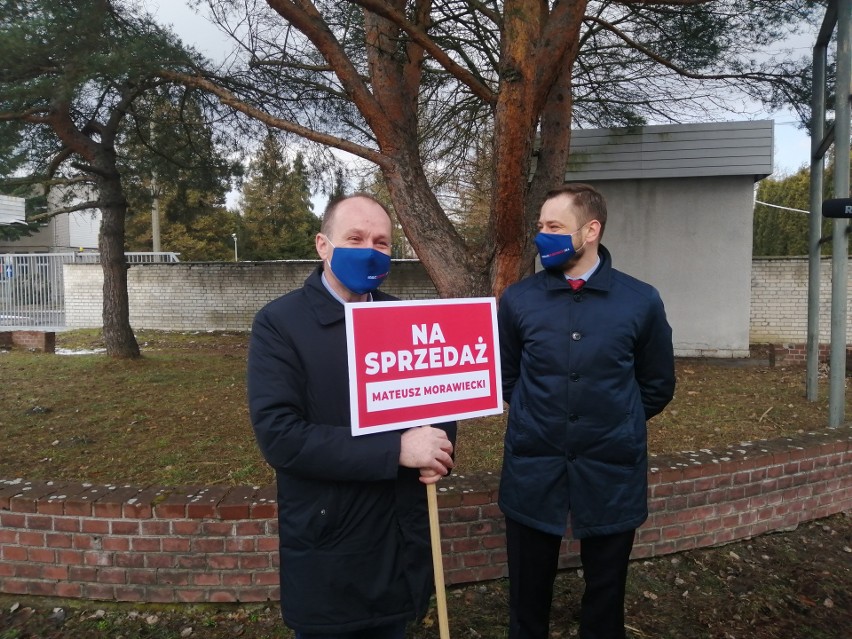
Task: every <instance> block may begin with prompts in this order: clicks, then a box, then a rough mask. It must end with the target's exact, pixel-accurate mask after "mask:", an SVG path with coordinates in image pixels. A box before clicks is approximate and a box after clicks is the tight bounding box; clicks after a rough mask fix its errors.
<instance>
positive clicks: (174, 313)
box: [64, 260, 437, 330]
mask: <svg viewBox="0 0 852 639" xmlns="http://www.w3.org/2000/svg"><path fill="white" fill-rule="evenodd" d="M316 265H317V263H316V262H314V261H310V260H305V261H291V262H237V263H228V262H217V263H213V262H211V263H197V264H195V263H187V262H185V263H177V264H134V265H133V266H131V268H130V269H129V270H128V272H127V292H128V295H129V298H130V324H131V326H133V327H134V328H149V329H161V330H248V329H250V328H251V323H252V320H253V319H254V315H255V313H257V311H258V310H259V309H260V308H261V307H262V306H263V305H264V304H266V303H267V302H269V301H271V300H273V299H275V298H276V297H279V296H281V295H283V294H284V293H287V292H288V291H291V290H293V289H294V288H298V287H299V286H301V285H302V284H303V283H304V281H305V279H306V278H307V277H308V275H309V274H310V273H311V271H313V269H314V268H315V267H316ZM64 276H65V317H66V325H67V326H68V328H94V327H100V326H103V321H102V304H103V271H102V269H101V266H100V265H99V264H91V265H89V264H66V265H65V270H64ZM382 290H383V291H386V292H388V293H390V294H392V295H396V296H398V297H400V298H402V299H430V298H434V297H437V292H436V291H435V287H434V286H433V285H432V281H431V280H430V279H429V278H428V277H427V276H426V272H425V270H424V269H423V266H422V265H421V264H420V263H419V262H416V261H398V262H394V265H393V270H392V272H391V275H390V277H389V278H388V282H387V284H385V286H383V287H382Z"/></svg>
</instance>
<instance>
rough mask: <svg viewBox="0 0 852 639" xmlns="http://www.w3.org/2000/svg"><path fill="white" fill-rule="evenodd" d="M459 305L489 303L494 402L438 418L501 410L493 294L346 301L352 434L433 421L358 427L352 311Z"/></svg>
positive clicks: (425, 423)
mask: <svg viewBox="0 0 852 639" xmlns="http://www.w3.org/2000/svg"><path fill="white" fill-rule="evenodd" d="M463 304H488V305H490V306H491V330H492V334H493V335H494V370H495V372H496V375H495V378H496V383H495V386H496V389H495V390H496V399H497V401H496V405H495V406H494V407H492V408H487V409H483V410H477V411H470V412H466V413H451V414H449V415H446V416H444V417H443V418H442V419H444V420H446V421H453V420H459V419H473V418H474V417H485V416H487V415H499V414H500V413H502V412H503V384H502V375H501V368H500V335H499V332H498V330H497V300H496V298H494V297H453V298H448V299H431V300H388V301H383V302H350V303H347V304H344V306H343V310H344V314H345V319H346V357H347V361H348V364H349V412H350V415H351V417H350V422H351V427H352V435H353V436H355V437H358V436H361V435H369V434H370V433H384V432H388V431H392V430H402V429H405V428H413V427H415V426H426V425H429V424H432V423H434V422H435V420H434V419H414V420H409V421H405V422H394V423H393V424H386V425H384V426H369V427H367V430H365V429H362V428H361V427H360V423H359V422H360V415H359V412H358V398H359V395H358V385H357V384H356V383H355V371H356V370H357V361H356V359H355V333H354V331H353V330H352V319H353V314H354V312H355V311H356V310H359V309H362V308H381V307H399V306H406V307H412V306H414V307H416V306H449V305H453V306H459V305H463Z"/></svg>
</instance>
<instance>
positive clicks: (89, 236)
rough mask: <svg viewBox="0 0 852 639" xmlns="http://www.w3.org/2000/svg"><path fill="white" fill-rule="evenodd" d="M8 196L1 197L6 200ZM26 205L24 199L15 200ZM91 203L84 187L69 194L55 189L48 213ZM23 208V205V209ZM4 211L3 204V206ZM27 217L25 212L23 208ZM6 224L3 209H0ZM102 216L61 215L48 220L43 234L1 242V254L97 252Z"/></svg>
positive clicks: (87, 211) (91, 211)
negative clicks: (86, 202) (87, 202)
mask: <svg viewBox="0 0 852 639" xmlns="http://www.w3.org/2000/svg"><path fill="white" fill-rule="evenodd" d="M4 197H6V196H0V198H4ZM13 199H16V200H20V201H21V202H23V201H24V200H22V199H20V198H13ZM88 199H90V198H89V197H88V191H86V190H84V189H83V188H81V187H79V186H78V187H75V190H73V191H69V190H68V189H66V188H63V187H54V188H53V189H51V191H50V194H49V195H48V198H47V206H48V211H51V210H56V209H59V208H62V207H66V206H69V205H74V204H77V203H82V202H85V201H87V200H88ZM21 206H22V205H21ZM0 207H2V202H0ZM21 213H23V208H21ZM0 223H2V208H0ZM100 226H101V212H100V211H99V210H98V209H85V210H82V211H75V212H73V213H60V214H59V215H56V216H54V217H51V218H48V219H47V220H46V221H45V222H44V224H43V225H41V226H40V228H39V230H38V231H36V232H35V233H33V234H32V235H30V236H28V237H22V238H19V239H17V240H15V241H4V240H2V239H0V253H69V252H72V251H81V250H82V251H97V250H98V233H99V232H100Z"/></svg>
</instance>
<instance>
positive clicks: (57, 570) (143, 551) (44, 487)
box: [0, 426, 852, 603]
mask: <svg viewBox="0 0 852 639" xmlns="http://www.w3.org/2000/svg"><path fill="white" fill-rule="evenodd" d="M497 483H498V479H497V477H496V476H495V475H493V474H482V475H476V476H470V477H465V476H455V477H450V478H449V479H447V480H444V481H442V482H441V483H440V484H439V486H440V488H439V495H438V504H439V510H440V519H441V536H442V545H443V551H444V567H445V578H446V582H447V583H448V584H459V583H469V582H476V581H483V580H489V579H495V578H499V577H502V576H505V574H506V564H505V562H506V553H505V541H504V536H503V530H504V529H503V519H502V516H501V514H500V512H499V509H498V508H497V505H496V495H497ZM649 505H650V509H651V515H650V518H649V519H648V521H647V522H646V523H645V525H644V526H642V528H641V529H640V530H639V532H638V535H637V540H636V546H635V548H634V552H633V557H634V558H636V559H638V558H643V557H651V556H657V555H664V554H667V553H673V552H680V551H683V550H688V549H692V548H701V547H707V546H713V545H719V544H725V543H728V542H732V541H736V540H739V539H747V538H749V537H753V536H755V535H759V534H762V533H765V532H768V531H772V530H784V529H789V528H792V527H795V526H796V525H798V524H799V523H801V522H804V521H808V520H811V519H817V518H821V517H826V516H828V515H831V514H834V513H838V512H843V511H848V510H850V509H852V426H844V427H842V428H839V429H835V430H826V431H820V432H817V433H808V434H802V435H800V436H798V437H796V438H782V439H777V440H764V441H756V442H743V443H740V444H737V445H736V446H732V447H730V448H728V449H725V450H717V451H710V450H701V451H694V452H684V453H681V454H678V455H672V456H660V457H652V459H651V470H650V485H649ZM274 515H275V491H274V487H272V486H268V487H264V488H256V487H255V488H252V487H244V486H241V487H232V488H229V487H223V486H214V487H188V488H171V489H169V488H163V487H135V486H116V485H108V486H94V485H90V484H76V483H64V482H36V481H24V480H20V479H18V480H0V592H3V593H8V594H20V595H47V596H58V597H71V598H83V599H105V600H116V601H148V602H163V603H171V602H232V601H241V602H252V601H265V600H275V599H277V598H278V575H277V560H278V554H277V537H276V523H275V519H274ZM577 552H578V547H577V544H576V542H573V541H570V542H569V541H566V542H565V543H564V545H563V553H562V556H561V560H560V564H561V566H562V567H563V568H564V567H570V566H577V565H579V557H578V555H577Z"/></svg>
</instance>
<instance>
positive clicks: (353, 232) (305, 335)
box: [248, 195, 455, 639]
mask: <svg viewBox="0 0 852 639" xmlns="http://www.w3.org/2000/svg"><path fill="white" fill-rule="evenodd" d="M316 246H317V253H319V256H320V258H321V259H322V265H321V266H320V267H318V268H317V270H316V271H315V272H314V273H313V274H311V275H310V277H308V279H307V281H306V282H305V285H304V287H302V288H300V289H298V290H295V291H293V292H291V293H289V294H287V295H284V296H283V297H280V298H278V299H277V300H275V301H273V302H271V303H269V304H268V305H267V306H266V307H264V308H263V309H262V310H261V311H260V312H258V314H257V316H256V317H255V321H254V325H253V327H252V334H251V342H250V346H249V362H248V395H249V409H250V413H251V420H252V424H253V426H254V430H255V435H256V437H257V441H258V444H259V446H260V449H261V451H262V452H263V455H264V457H265V458H266V461H267V462H268V463H269V464H270V465H271V466H272V467H273V468H274V469H275V473H276V478H277V484H278V526H279V537H280V559H281V604H282V614H283V617H284V621H285V622H286V623H287V625H289V626H291V627H292V628H294V629H295V630H296V637H297V638H300V639H302V638H304V639H310V638H320V637H321V638H322V639H326V638H335V639H338V638H346V639H356V638H358V639H361V638H363V639H366V638H369V639H402V637H403V636H404V633H405V626H406V623H407V622H408V621H409V620H411V619H414V618H415V617H417V616H421V615H422V614H423V613H425V611H426V607H427V605H428V601H429V596H430V594H431V592H432V588H433V581H432V564H431V554H430V552H431V551H430V544H429V519H428V512H427V506H426V492H425V489H426V486H425V485H426V484H428V483H434V482H436V481H438V480H439V479H440V478H441V477H443V476H444V475H446V474H447V473H448V472H449V470H450V468H451V467H452V465H453V461H452V457H451V455H452V450H453V444H452V441H453V440H454V438H455V424H454V423H453V424H446V425H443V428H433V427H430V426H425V427H421V428H412V429H408V430H405V431H392V432H385V433H377V434H371V435H364V436H359V437H353V436H352V434H351V430H350V412H349V378H348V369H347V354H346V328H345V322H344V308H343V305H344V303H347V302H357V301H369V300H389V299H393V298H392V297H390V296H389V295H385V294H382V293H380V292H378V291H376V288H377V287H378V285H379V284H380V283H381V282H382V281H383V280H384V278H385V276H387V274H388V270H389V268H390V252H391V221H390V218H389V217H388V214H387V211H386V210H385V209H384V207H383V206H382V205H381V204H379V203H378V202H377V201H376V200H374V199H373V198H372V197H370V196H366V195H355V196H350V197H346V198H342V199H340V200H336V201H333V202H331V203H330V204H329V206H328V208H327V210H326V212H325V216H324V218H323V224H322V230H321V232H320V233H319V234H318V235H317V239H316Z"/></svg>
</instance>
